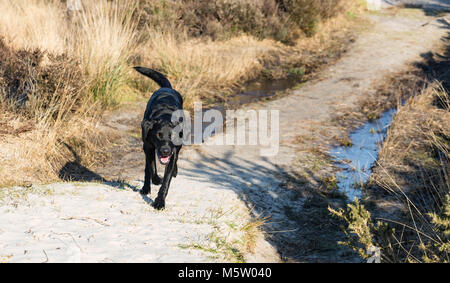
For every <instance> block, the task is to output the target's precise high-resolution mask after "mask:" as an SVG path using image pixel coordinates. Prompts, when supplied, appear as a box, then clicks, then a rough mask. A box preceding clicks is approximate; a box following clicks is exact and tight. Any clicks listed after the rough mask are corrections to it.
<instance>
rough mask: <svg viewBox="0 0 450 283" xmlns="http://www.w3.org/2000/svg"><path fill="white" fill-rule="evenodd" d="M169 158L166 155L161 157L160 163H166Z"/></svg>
mask: <svg viewBox="0 0 450 283" xmlns="http://www.w3.org/2000/svg"><path fill="white" fill-rule="evenodd" d="M169 159H170V156H167V157H161V162H162V163H167V162H169Z"/></svg>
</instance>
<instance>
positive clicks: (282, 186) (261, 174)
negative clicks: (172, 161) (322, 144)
mask: <svg viewBox="0 0 450 283" xmlns="http://www.w3.org/2000/svg"><path fill="white" fill-rule="evenodd" d="M187 162H189V163H191V164H190V166H187V167H188V168H190V169H183V170H182V171H181V172H182V174H183V175H185V176H186V177H187V178H193V179H197V180H204V181H205V182H209V183H213V184H217V185H218V186H220V187H221V188H225V189H230V190H233V191H235V192H236V193H237V194H238V195H239V197H240V198H241V199H242V200H243V201H244V203H245V204H246V205H247V207H248V209H249V211H251V212H252V214H253V216H254V217H258V218H264V217H268V218H267V222H266V223H265V224H264V225H263V226H262V227H261V228H262V229H263V230H264V232H266V235H269V236H268V237H269V238H268V240H269V242H271V244H272V245H273V246H274V247H275V248H276V249H277V251H278V252H279V254H280V255H281V257H282V260H283V261H287V262H302V261H307V262H358V261H359V258H358V257H357V256H356V255H355V254H354V253H353V252H352V251H350V250H348V249H347V248H345V247H343V246H340V245H338V244H337V241H339V240H343V239H344V238H345V237H344V233H343V232H342V231H341V229H340V225H341V224H342V223H341V222H340V221H339V220H337V219H336V218H334V217H332V216H331V215H330V213H329V211H328V206H329V205H332V206H335V205H339V206H340V205H343V204H344V203H345V201H344V200H345V199H344V198H342V196H341V195H339V194H336V193H335V192H332V191H329V192H326V191H325V190H321V189H317V186H314V185H311V180H314V181H315V182H320V180H321V178H320V176H318V175H316V174H315V173H313V172H311V171H304V172H303V174H306V175H301V174H299V173H296V172H295V171H292V170H289V169H285V168H282V167H280V166H278V165H276V164H274V163H272V162H270V161H269V160H268V159H265V158H261V159H260V160H259V161H258V162H253V161H251V160H245V159H242V158H240V157H237V156H236V155H234V154H233V152H232V151H229V152H227V153H226V154H225V157H223V158H220V159H218V158H214V157H213V156H207V155H205V154H202V153H200V159H199V160H196V161H189V160H188V161H187Z"/></svg>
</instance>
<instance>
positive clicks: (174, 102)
mask: <svg viewBox="0 0 450 283" xmlns="http://www.w3.org/2000/svg"><path fill="white" fill-rule="evenodd" d="M135 70H136V71H138V72H139V73H141V74H143V75H145V76H147V77H149V78H151V79H153V80H154V81H155V82H156V83H158V85H159V86H161V88H160V89H159V90H157V91H156V92H155V93H153V95H152V97H151V98H150V100H149V101H148V103H147V108H146V109H145V113H144V119H143V120H142V123H141V127H142V141H143V142H144V152H145V181H144V186H143V187H142V190H141V194H143V195H147V194H149V193H150V181H151V182H152V183H153V184H154V185H161V188H160V189H159V192H158V196H157V198H156V199H155V202H154V204H153V206H154V207H155V208H156V209H163V208H164V207H165V199H166V196H167V192H168V190H169V186H170V181H171V179H172V177H176V176H177V174H178V166H177V161H178V155H179V153H180V150H181V147H182V145H181V143H180V144H179V145H178V144H174V143H173V138H172V135H173V134H175V133H176V131H174V129H175V128H176V126H177V125H178V124H179V123H180V122H179V121H175V122H173V121H172V114H173V112H174V111H177V110H182V109H183V98H182V97H181V95H180V94H179V93H178V92H177V91H176V90H174V89H172V85H171V84H170V82H169V80H168V79H167V78H166V77H165V76H164V75H163V74H161V73H159V72H157V71H155V70H152V69H148V68H144V67H135ZM180 137H182V132H181V134H180ZM168 157H170V159H168ZM156 158H158V160H159V162H161V164H163V165H165V166H166V168H165V172H164V177H163V179H162V180H161V178H160V177H159V176H158V174H157V172H156ZM167 160H170V161H168V162H167V163H164V162H163V161H167Z"/></svg>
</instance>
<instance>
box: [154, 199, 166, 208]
mask: <svg viewBox="0 0 450 283" xmlns="http://www.w3.org/2000/svg"><path fill="white" fill-rule="evenodd" d="M165 206H166V202H165V201H164V200H161V199H159V198H156V199H155V202H154V203H153V207H154V208H156V209H158V210H161V209H164V207H165Z"/></svg>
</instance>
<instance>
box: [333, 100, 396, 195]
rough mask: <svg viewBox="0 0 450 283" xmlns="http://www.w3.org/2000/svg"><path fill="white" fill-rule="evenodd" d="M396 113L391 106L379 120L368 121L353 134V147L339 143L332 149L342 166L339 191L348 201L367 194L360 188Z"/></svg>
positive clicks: (339, 176)
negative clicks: (339, 144)
mask: <svg viewBox="0 0 450 283" xmlns="http://www.w3.org/2000/svg"><path fill="white" fill-rule="evenodd" d="M395 113H396V109H391V110H388V111H386V112H384V113H383V114H382V115H381V117H380V118H379V119H378V120H374V121H368V122H366V123H365V124H364V125H362V126H361V127H359V128H358V129H356V130H355V131H354V132H352V133H351V134H350V136H349V138H350V139H351V141H352V145H351V146H348V147H345V146H339V147H335V148H333V149H332V150H331V156H333V158H334V161H336V162H337V163H338V166H339V167H340V168H341V171H340V172H339V173H338V174H337V176H336V177H337V182H338V183H337V186H338V190H339V191H340V192H342V193H344V194H345V195H346V196H347V197H348V199H349V200H351V201H353V200H354V199H355V198H357V199H360V198H361V197H362V196H363V195H364V192H363V190H362V189H361V188H362V186H363V184H365V183H366V182H367V180H368V179H369V177H370V174H371V169H372V166H373V165H374V163H375V161H376V160H377V157H378V152H379V150H380V148H381V145H382V143H383V141H384V138H385V137H386V133H387V130H388V128H389V126H390V124H391V122H392V119H393V118H394V115H395Z"/></svg>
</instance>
